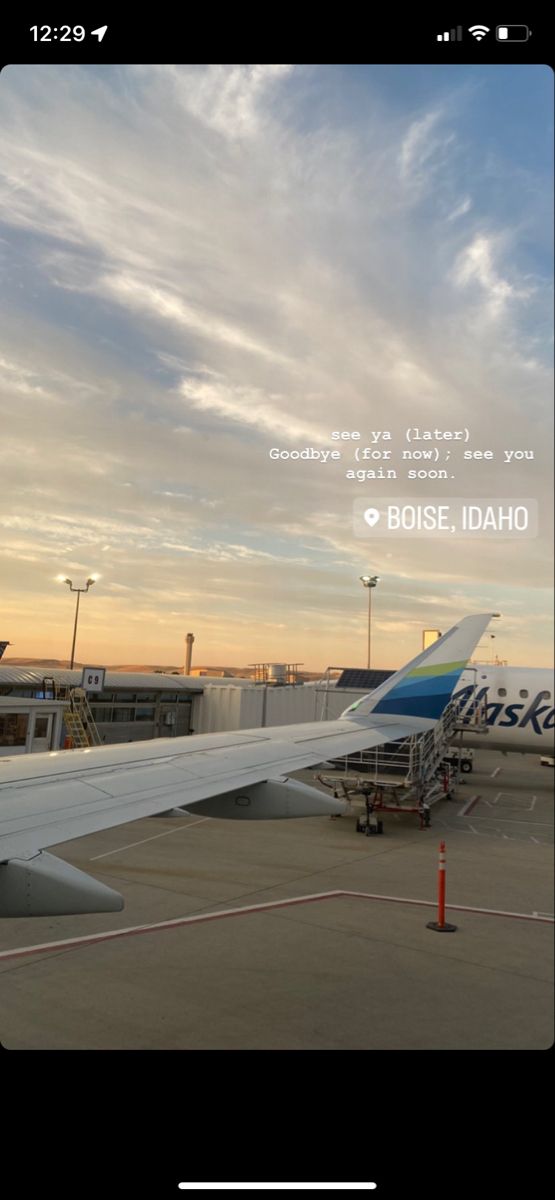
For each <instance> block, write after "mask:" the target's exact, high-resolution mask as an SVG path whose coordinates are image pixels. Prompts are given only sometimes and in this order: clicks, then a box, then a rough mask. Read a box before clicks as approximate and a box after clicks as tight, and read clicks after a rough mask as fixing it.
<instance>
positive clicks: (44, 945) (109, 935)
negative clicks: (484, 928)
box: [0, 891, 554, 960]
mask: <svg viewBox="0 0 555 1200" xmlns="http://www.w3.org/2000/svg"><path fill="white" fill-rule="evenodd" d="M342 896H346V897H348V898H350V899H355V900H378V901H384V902H386V903H390V904H416V905H419V906H421V907H424V908H437V901H436V900H412V899H409V898H408V897H407V896H382V895H380V894H377V893H374V892H346V891H335V892H314V893H313V894H312V895H309V896H292V897H291V898H290V899H289V900H269V901H267V902H266V903H265V904H247V905H245V906H243V907H241V908H224V909H219V911H218V912H210V913H201V914H200V915H198V916H193V917H174V918H173V919H172V920H170V921H156V922H155V923H154V924H152V925H131V926H130V927H129V928H128V929H109V930H105V931H104V932H103V933H87V934H84V935H83V936H82V937H76V938H63V939H62V940H60V941H57V942H40V943H38V944H37V945H35V946H21V947H19V948H18V949H17V950H2V951H0V960H1V959H6V958H23V957H24V956H25V955H28V954H41V953H44V952H45V951H49V950H63V949H66V950H68V949H71V947H72V946H86V945H93V944H94V943H95V942H107V941H111V940H112V939H113V938H123V937H132V936H133V935H138V934H142V933H157V932H159V931H160V930H161V929H175V928H177V927H179V926H182V925H200V924H201V923H202V922H203V921H221V920H223V919H224V918H226V917H241V916H245V915H246V914H248V913H255V912H267V911H269V910H270V909H273V908H289V907H291V906H292V905H294V904H310V903H314V902H315V901H317V900H337V899H339V898H340V897H342ZM445 908H446V909H449V910H451V911H453V912H468V913H476V914H477V915H478V916H488V917H510V918H512V919H515V920H519V921H540V922H542V923H543V924H553V920H554V918H553V917H546V916H540V915H538V914H536V913H517V912H508V911H505V910H504V909H497V908H471V907H470V906H469V905H467V904H446V905H445Z"/></svg>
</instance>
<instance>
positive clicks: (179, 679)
mask: <svg viewBox="0 0 555 1200" xmlns="http://www.w3.org/2000/svg"><path fill="white" fill-rule="evenodd" d="M363 674H364V676H365V677H367V678H366V679H365V681H364V682H363V680H362V678H359V677H358V676H357V678H356V679H355V678H354V676H353V678H352V679H351V678H350V677H349V676H348V675H347V673H346V672H344V673H343V676H342V677H340V678H339V679H338V680H333V679H331V678H326V679H324V680H322V681H320V682H319V683H316V684H305V685H296V686H295V685H288V684H285V685H284V686H277V687H276V686H275V685H272V683H253V682H252V680H249V679H242V678H234V679H229V678H219V679H214V678H211V677H207V676H190V675H173V674H172V675H163V674H147V673H134V672H127V671H106V674H105V678H104V687H103V691H102V692H99V693H95V694H93V693H89V694H88V697H87V701H88V704H87V708H88V712H87V717H88V722H87V721H85V724H86V725H87V724H89V725H90V727H91V728H93V729H94V732H95V736H94V738H92V737H91V738H89V739H88V743H83V742H77V743H76V742H73V744H74V745H75V744H77V745H83V744H91V745H92V744H96V745H113V744H115V743H121V742H135V741H143V740H145V739H148V738H160V737H183V736H186V735H187V734H191V733H217V732H222V731H226V730H234V729H255V728H259V727H263V726H266V725H290V724H295V723H297V722H301V721H318V720H333V719H334V718H335V717H338V716H339V715H340V713H341V712H343V710H344V709H345V708H347V706H348V705H349V704H350V703H352V701H353V700H354V699H356V698H357V697H358V696H360V695H364V693H365V692H368V691H369V690H371V688H372V687H377V686H378V684H379V683H381V682H382V681H383V679H385V678H387V676H388V675H389V674H390V672H389V671H372V672H364V673H363ZM370 677H371V678H370ZM81 682H82V671H81V670H73V671H70V670H66V669H63V668H55V669H47V668H44V667H25V666H10V665H9V663H5V662H4V663H1V664H0V755H7V754H12V755H13V754H22V753H29V752H37V751H44V750H58V749H60V748H62V747H64V746H66V747H67V748H69V746H70V744H71V742H70V736H69V735H70V733H71V727H70V720H69V719H68V714H69V713H70V706H71V700H72V693H75V690H76V689H77V694H78V693H79V689H80V688H81ZM364 683H366V686H364ZM357 685H358V686H357Z"/></svg>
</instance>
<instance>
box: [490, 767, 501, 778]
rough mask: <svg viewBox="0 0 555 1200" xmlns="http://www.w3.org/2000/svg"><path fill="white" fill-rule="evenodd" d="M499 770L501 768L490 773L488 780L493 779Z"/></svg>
mask: <svg viewBox="0 0 555 1200" xmlns="http://www.w3.org/2000/svg"><path fill="white" fill-rule="evenodd" d="M500 770H501V767H496V768H495V771H492V773H491V775H490V779H495V776H496V775H499V772H500Z"/></svg>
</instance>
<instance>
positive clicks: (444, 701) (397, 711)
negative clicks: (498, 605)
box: [341, 613, 499, 725]
mask: <svg viewBox="0 0 555 1200" xmlns="http://www.w3.org/2000/svg"><path fill="white" fill-rule="evenodd" d="M496 616H499V614H498V613H480V614H478V615H476V616H472V617H464V618H463V620H462V621H459V623H458V625H453V627H452V629H449V630H448V631H447V633H444V634H443V637H440V638H438V640H437V642H434V643H433V644H432V645H431V646H428V649H427V650H424V651H423V652H422V653H421V654H418V655H417V656H416V658H413V659H412V661H411V662H409V663H407V665H406V666H405V667H401V669H400V670H399V671H396V672H395V674H394V675H392V676H391V677H390V678H389V679H386V681H385V683H382V684H381V686H380V687H378V688H376V689H375V690H374V691H373V692H370V694H369V695H368V696H363V697H362V699H361V700H357V701H356V702H355V703H354V704H351V706H350V708H347V709H345V711H344V712H343V713H342V714H341V715H342V716H343V717H347V716H348V717H349V718H352V719H353V720H356V719H358V718H359V717H366V716H368V715H369V714H370V713H376V714H378V713H379V714H385V715H390V714H394V715H395V716H397V717H412V718H422V719H423V724H424V723H425V724H429V725H433V724H434V723H435V722H436V721H437V720H439V718H440V717H441V714H442V713H443V711H444V709H445V708H446V707H447V705H448V703H449V701H450V699H451V696H452V694H453V691H454V688H455V687H456V684H457V682H458V680H459V678H460V676H461V674H462V672H463V671H464V669H465V667H466V665H467V662H468V660H469V658H470V656H471V654H472V651H473V650H474V648H475V646H476V645H477V643H478V642H479V640H480V638H481V636H482V634H483V632H484V630H485V629H486V628H487V626H488V625H489V622H490V620H491V618H492V617H496Z"/></svg>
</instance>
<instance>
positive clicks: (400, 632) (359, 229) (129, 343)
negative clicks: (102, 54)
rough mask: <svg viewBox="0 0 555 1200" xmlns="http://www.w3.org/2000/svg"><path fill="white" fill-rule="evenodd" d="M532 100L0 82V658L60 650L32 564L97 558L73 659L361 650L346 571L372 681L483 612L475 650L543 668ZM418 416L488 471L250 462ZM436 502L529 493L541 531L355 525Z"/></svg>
mask: <svg viewBox="0 0 555 1200" xmlns="http://www.w3.org/2000/svg"><path fill="white" fill-rule="evenodd" d="M552 85H553V77H552V74H551V72H550V71H549V70H548V69H547V68H546V67H543V66H512V67H511V66H506V67H504V66H491V67H486V66H485V67H477V66H449V67H444V66H437V67H434V66H426V67H424V66H420V67H414V66H413V67H411V66H389V67H388V66H372V65H366V66H365V65H362V66H290V65H274V66H271V65H270V66H268V65H254V66H218V65H209V66H205V67H200V66H121V67H110V66H94V67H93V66H82V67H78V66H75V67H72V66H63V67H56V66H32V67H31V66H28V67H23V66H10V67H8V68H6V69H5V70H4V71H3V72H2V74H1V76H0V131H1V132H0V174H1V190H0V223H1V227H0V265H1V272H2V274H1V278H2V285H1V289H0V302H1V305H2V327H1V333H0V405H1V407H2V416H3V420H2V447H1V456H0V463H1V476H2V501H1V507H0V529H1V535H2V536H1V543H0V576H1V583H2V587H1V602H0V617H1V627H0V637H2V638H7V639H9V640H10V642H11V643H12V645H11V647H9V648H8V650H7V652H6V656H5V660H4V661H6V662H7V661H9V658H10V657H15V656H17V657H22V656H34V657H45V658H64V659H65V658H68V657H69V653H70V648H71V638H72V632H73V612H74V597H73V596H71V595H70V593H69V589H68V588H67V587H66V586H65V585H64V584H63V583H56V582H55V576H56V575H58V574H59V573H62V574H63V575H67V576H69V577H70V578H72V579H73V582H74V584H75V585H76V586H82V585H83V584H84V582H85V580H86V579H87V577H88V576H89V575H90V574H91V573H93V572H97V573H99V574H100V576H101V577H100V579H99V580H98V582H97V583H96V584H95V585H94V587H92V588H91V590H90V592H89V593H88V595H86V596H85V597H83V599H82V602H81V610H80V619H79V634H78V641H77V648H76V657H77V659H78V660H79V661H83V662H85V661H86V662H87V663H88V664H90V665H93V664H94V665H102V664H110V663H119V664H121V663H156V664H161V663H168V664H178V663H182V662H183V661H184V653H185V651H184V638H185V635H186V633H187V632H189V631H191V632H193V633H194V634H195V639H196V640H195V647H194V658H193V663H195V662H196V663H199V664H200V663H202V664H204V665H206V664H219V665H221V664H233V665H243V664H245V663H252V662H257V661H263V660H269V661H286V662H302V663H304V665H305V667H306V669H307V670H320V669H322V670H323V669H325V668H326V667H327V666H328V665H337V666H364V665H366V634H367V593H366V592H365V590H364V589H363V587H362V585H361V583H360V582H359V576H360V575H362V574H365V573H370V574H378V575H379V576H380V583H379V585H378V587H377V588H376V589H375V591H374V593H373V620H372V643H373V657H372V665H373V666H376V667H387V668H393V667H397V666H400V665H401V664H402V663H403V662H405V661H406V660H407V659H408V658H410V657H412V656H413V655H414V654H416V653H418V652H419V650H420V648H421V632H422V629H424V628H428V627H432V628H439V629H441V630H442V631H445V630H446V629H447V628H448V627H449V626H450V625H451V624H453V623H454V622H455V621H456V620H457V619H459V618H460V617H462V616H464V615H466V614H467V613H469V612H479V611H490V610H491V611H492V612H501V613H502V614H503V616H502V620H501V621H500V622H498V623H497V628H496V631H495V633H496V642H495V647H496V651H497V654H498V655H499V657H500V658H502V659H507V660H508V661H509V662H511V663H515V664H517V665H522V666H526V665H531V666H547V665H549V664H550V662H551V656H552V550H551V532H550V528H549V525H548V521H547V512H548V510H550V508H551V498H552V492H553V466H552V460H551V449H550V447H551V433H550V422H551V411H552V399H551V397H552V375H551V360H552V315H551V305H552V267H551V263H552V245H551V242H550V237H551V228H552V190H551V188H552V185H551V180H552V170H553V168H552V162H551V145H552V111H553V107H552V105H553V101H552ZM414 426H416V427H420V428H426V429H434V428H436V427H440V428H441V429H446V430H460V429H465V428H467V429H469V432H470V441H469V443H468V445H470V446H471V447H473V448H478V449H485V448H491V449H492V450H493V451H494V454H495V457H494V460H493V461H490V462H488V463H487V464H484V462H480V463H475V462H471V463H468V464H465V467H466V471H465V473H464V475H463V474H462V473H461V472H462V468H461V469H460V470H459V469H458V470H457V478H456V481H455V483H452V482H451V481H449V483H448V485H447V484H446V483H443V482H440V483H434V484H433V485H431V484H430V482H429V481H426V482H421V481H419V480H418V481H416V482H414V483H409V482H407V481H406V479H403V480H401V479H400V478H398V479H397V480H395V481H393V480H386V481H384V482H383V483H382V482H380V483H379V484H376V485H370V491H369V490H368V489H369V485H368V484H364V485H361V484H360V483H358V482H353V481H352V480H348V479H346V477H345V470H346V467H347V466H355V467H356V465H357V464H356V463H355V464H351V463H350V462H349V463H345V462H344V461H343V460H342V461H341V462H339V463H335V462H329V463H326V464H322V463H321V462H312V461H311V462H293V461H277V462H276V461H274V460H271V459H270V458H269V450H270V449H271V448H272V447H277V448H280V449H281V448H283V449H288V450H291V449H292V448H297V449H302V448H303V447H304V446H314V447H326V448H328V449H333V448H334V447H335V448H337V445H338V443H337V442H335V443H334V442H333V441H332V440H330V439H331V431H343V430H345V431H357V430H358V431H362V439H363V441H362V444H364V443H365V441H366V439H367V438H368V437H369V431H371V430H374V431H385V430H389V431H391V433H392V437H393V439H394V441H395V443H396V445H397V447H401V448H406V441H405V440H404V438H405V430H406V429H407V428H408V427H414ZM505 448H511V449H514V448H521V449H531V450H532V451H533V456H534V457H533V461H531V460H530V459H529V458H527V459H525V460H523V461H520V462H518V463H515V462H514V461H513V462H512V463H511V464H510V466H507V464H505V463H504V462H503V450H504V449H505ZM342 449H345V447H344V446H342ZM347 449H348V448H347ZM349 453H352V450H350V451H349ZM365 465H367V466H374V464H373V463H368V464H365ZM446 487H447V488H448V494H449V495H452V496H468V497H475V496H478V497H487V496H497V497H513V496H514V497H517V498H518V497H533V498H537V499H538V501H539V505H540V518H541V519H540V533H539V536H538V537H537V538H533V539H527V540H524V541H519V542H518V544H516V543H514V542H512V541H510V540H505V539H504V540H497V539H493V540H492V539H485V538H484V539H477V540H476V539H473V540H463V539H457V538H455V539H452V540H449V541H446V540H430V539H428V540H413V541H411V540H410V538H409V539H403V540H401V541H392V540H389V541H388V540H383V539H377V540H375V541H374V542H372V540H371V539H361V538H359V537H356V536H355V534H354V533H353V526H352V508H353V502H354V500H355V499H357V498H358V497H359V496H361V495H364V496H368V495H370V497H377V496H378V494H379V495H380V496H385V495H388V496H400V495H402V496H406V497H412V498H414V500H415V501H417V500H418V498H419V497H422V496H430V495H434V496H435V495H437V497H438V499H440V498H441V496H442V494H447V493H446V492H445V489H446ZM484 656H485V657H487V656H491V643H490V644H489V645H486V646H485V647H484Z"/></svg>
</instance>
